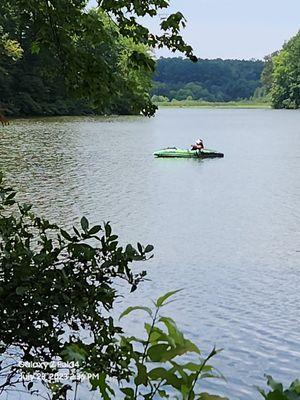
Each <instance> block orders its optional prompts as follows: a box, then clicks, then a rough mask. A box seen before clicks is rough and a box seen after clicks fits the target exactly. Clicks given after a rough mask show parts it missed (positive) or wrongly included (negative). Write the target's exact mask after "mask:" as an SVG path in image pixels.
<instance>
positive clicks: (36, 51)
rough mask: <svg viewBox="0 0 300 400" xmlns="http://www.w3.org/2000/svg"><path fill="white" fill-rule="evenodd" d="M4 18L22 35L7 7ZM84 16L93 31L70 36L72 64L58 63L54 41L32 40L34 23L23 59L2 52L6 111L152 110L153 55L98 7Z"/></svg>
mask: <svg viewBox="0 0 300 400" xmlns="http://www.w3.org/2000/svg"><path fill="white" fill-rule="evenodd" d="M0 8H1V5H0ZM15 12H17V10H15ZM4 14H5V10H4ZM0 15H1V14H0ZM5 18H6V21H7V20H10V24H9V25H8V26H7V28H6V29H7V30H8V31H9V33H10V35H15V36H20V35H23V34H22V32H23V31H24V29H25V28H24V25H23V24H24V22H23V21H22V20H17V22H16V23H15V24H12V22H13V18H12V15H11V12H10V13H9V15H8V14H7V15H5ZM86 18H88V19H89V23H90V24H92V25H93V27H94V28H93V29H94V31H95V32H96V33H95V34H94V36H93V35H92V33H91V32H89V31H86V30H84V29H83V32H82V34H81V35H80V36H78V37H76V40H75V38H74V39H73V41H72V43H70V46H71V45H72V47H70V48H68V51H69V52H71V49H72V54H73V57H74V62H73V63H72V64H68V65H65V66H64V65H63V64H62V62H61V60H60V58H59V55H58V54H57V51H56V48H55V47H54V46H53V44H52V45H51V44H50V43H46V44H45V43H39V42H37V41H35V42H32V41H31V37H32V35H33V34H34V29H35V27H34V25H32V26H31V25H29V26H27V28H26V36H24V37H22V40H21V45H22V49H23V51H24V53H23V57H22V58H21V59H18V60H16V59H12V58H11V57H8V56H6V57H2V58H0V68H1V69H2V74H0V102H1V103H2V105H3V107H4V108H6V109H7V110H8V112H9V113H10V114H13V115H65V114H90V113H100V114H103V113H104V114H108V113H118V114H139V113H140V112H144V114H146V115H151V114H153V113H154V111H155V107H154V106H153V105H152V104H151V101H150V96H149V91H150V87H151V76H152V71H153V68H154V61H153V60H152V58H151V56H150V53H149V52H148V50H147V48H146V47H145V46H144V45H138V44H135V43H134V41H133V40H132V39H130V38H124V37H123V36H122V35H120V33H119V30H118V28H117V26H116V25H115V23H113V21H112V20H111V19H110V18H109V17H108V16H107V15H105V14H103V13H102V12H100V11H97V10H90V11H89V13H88V14H86ZM0 20H1V16H0ZM92 60H93V61H92ZM64 68H66V71H64V73H63V74H62V73H61V71H62V70H63V69H64ZM79 70H81V72H80V73H79V72H78V71H79Z"/></svg>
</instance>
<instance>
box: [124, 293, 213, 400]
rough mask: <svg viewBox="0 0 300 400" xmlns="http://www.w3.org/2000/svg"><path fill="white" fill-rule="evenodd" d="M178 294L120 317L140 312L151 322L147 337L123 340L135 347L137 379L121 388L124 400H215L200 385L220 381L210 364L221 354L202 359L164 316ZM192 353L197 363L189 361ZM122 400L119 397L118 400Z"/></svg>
mask: <svg viewBox="0 0 300 400" xmlns="http://www.w3.org/2000/svg"><path fill="white" fill-rule="evenodd" d="M178 292H179V291H178V290H175V291H172V292H169V293H166V294H165V295H163V296H161V297H160V298H158V299H157V300H156V302H155V303H154V307H153V309H151V308H149V307H143V306H141V307H139V306H137V307H129V308H128V309H126V310H125V311H124V312H123V313H122V314H121V316H120V318H123V317H125V316H127V315H128V314H130V313H132V312H135V311H137V310H139V311H142V312H145V314H146V315H147V316H148V318H149V322H146V323H145V337H144V338H137V337H133V336H131V337H123V338H122V342H121V343H122V344H123V345H126V346H128V347H131V349H132V353H131V357H132V368H133V374H132V376H133V377H134V379H133V381H130V382H129V385H128V386H126V385H124V386H123V387H121V392H122V393H123V394H124V399H126V400H134V399H138V398H139V399H141V398H143V399H148V400H150V399H154V398H180V399H182V400H192V399H214V398H218V397H214V396H212V395H209V394H205V393H201V392H199V387H198V386H199V383H200V381H201V379H205V378H220V375H219V374H217V373H216V372H215V371H214V368H213V367H212V366H211V365H209V364H208V362H209V360H210V359H211V358H213V357H214V356H215V355H216V354H217V353H218V351H217V350H216V349H215V348H214V349H213V350H212V351H211V352H210V354H209V355H208V356H207V357H206V358H201V357H200V350H199V348H198V347H197V346H196V345H195V344H194V343H193V342H191V341H190V340H189V339H187V338H185V336H184V335H183V333H182V332H181V331H180V330H179V329H178V327H177V325H176V323H175V321H174V320H173V319H172V318H169V317H166V316H162V315H161V309H162V308H163V307H164V306H165V305H167V304H168V303H169V302H170V301H173V300H170V299H171V298H172V297H173V296H174V295H175V294H177V293H178ZM188 353H192V354H194V355H195V356H196V357H194V358H195V359H194V360H190V361H189V362H188V361H187V360H186V357H185V356H186V355H187V354H188ZM118 398H119V397H118ZM219 399H221V398H219Z"/></svg>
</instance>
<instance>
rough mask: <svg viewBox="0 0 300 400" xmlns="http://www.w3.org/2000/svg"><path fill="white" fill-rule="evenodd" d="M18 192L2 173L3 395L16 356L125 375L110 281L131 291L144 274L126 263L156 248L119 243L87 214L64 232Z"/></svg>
mask: <svg viewBox="0 0 300 400" xmlns="http://www.w3.org/2000/svg"><path fill="white" fill-rule="evenodd" d="M15 196H16V193H15V192H14V191H13V190H12V189H11V188H7V187H6V186H5V185H4V183H3V179H2V176H1V177H0V318H1V327H0V353H1V354H2V358H1V362H0V365H1V370H0V372H1V379H2V382H1V385H0V394H1V393H2V391H3V390H5V388H7V387H9V386H11V385H12V384H13V382H16V381H18V373H19V372H20V368H18V366H17V364H16V360H20V361H24V362H51V361H53V360H57V359H60V360H63V361H74V362H77V363H79V365H78V369H79V370H81V369H83V368H84V371H85V372H89V373H93V372H95V373H97V374H100V375H101V374H104V375H105V376H106V375H108V376H110V377H116V378H117V379H121V378H126V377H128V375H129V374H130V369H129V363H130V357H129V353H128V351H127V350H126V349H124V346H123V344H121V345H120V344H118V343H117V340H116V338H117V335H119V334H120V333H121V328H120V327H118V326H115V324H114V321H113V319H112V317H111V316H109V314H108V312H109V311H110V310H111V309H112V307H113V304H114V301H115V299H116V297H117V292H116V289H115V288H114V286H113V283H114V282H115V281H116V280H117V279H121V280H124V281H125V282H127V283H128V284H129V285H130V287H131V291H133V290H135V289H136V287H137V285H138V284H139V282H141V280H143V278H144V277H145V275H146V273H145V271H142V272H140V273H133V272H132V271H131V269H130V264H131V263H132V262H135V261H142V260H146V259H148V258H149V256H148V254H149V253H150V252H151V251H152V249H153V247H152V246H149V245H148V246H147V247H144V246H142V245H141V244H139V243H138V246H137V249H134V248H133V247H132V245H130V244H128V245H127V246H126V247H125V248H124V247H121V246H119V244H118V236H117V235H114V234H113V232H112V229H111V226H110V224H109V223H107V224H105V225H104V226H100V225H95V226H90V223H89V221H88V220H87V219H86V218H85V217H83V218H82V219H81V224H80V227H74V228H73V231H71V232H67V231H65V230H63V229H61V228H59V227H58V226H57V225H55V224H51V223H50V222H49V221H47V220H45V219H43V218H40V217H38V216H36V215H35V214H34V213H33V212H32V210H31V206H29V205H26V204H19V203H17V202H16V200H15ZM83 333H85V334H83ZM7 360H9V361H7ZM53 370H54V371H55V370H57V368H56V367H55V366H54V367H53ZM2 372H3V373H2ZM48 372H53V371H51V370H49V369H48ZM60 389H61V388H60ZM65 389H66V388H65Z"/></svg>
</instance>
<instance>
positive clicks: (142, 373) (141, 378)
mask: <svg viewBox="0 0 300 400" xmlns="http://www.w3.org/2000/svg"><path fill="white" fill-rule="evenodd" d="M137 370H138V373H137V376H136V377H135V379H134V383H135V384H136V385H137V386H139V385H144V386H147V385H148V375H147V368H146V367H145V365H143V364H140V363H137Z"/></svg>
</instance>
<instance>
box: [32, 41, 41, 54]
mask: <svg viewBox="0 0 300 400" xmlns="http://www.w3.org/2000/svg"><path fill="white" fill-rule="evenodd" d="M40 50H41V49H40V46H39V44H38V43H37V42H32V43H31V53H32V54H39V52H40Z"/></svg>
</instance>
